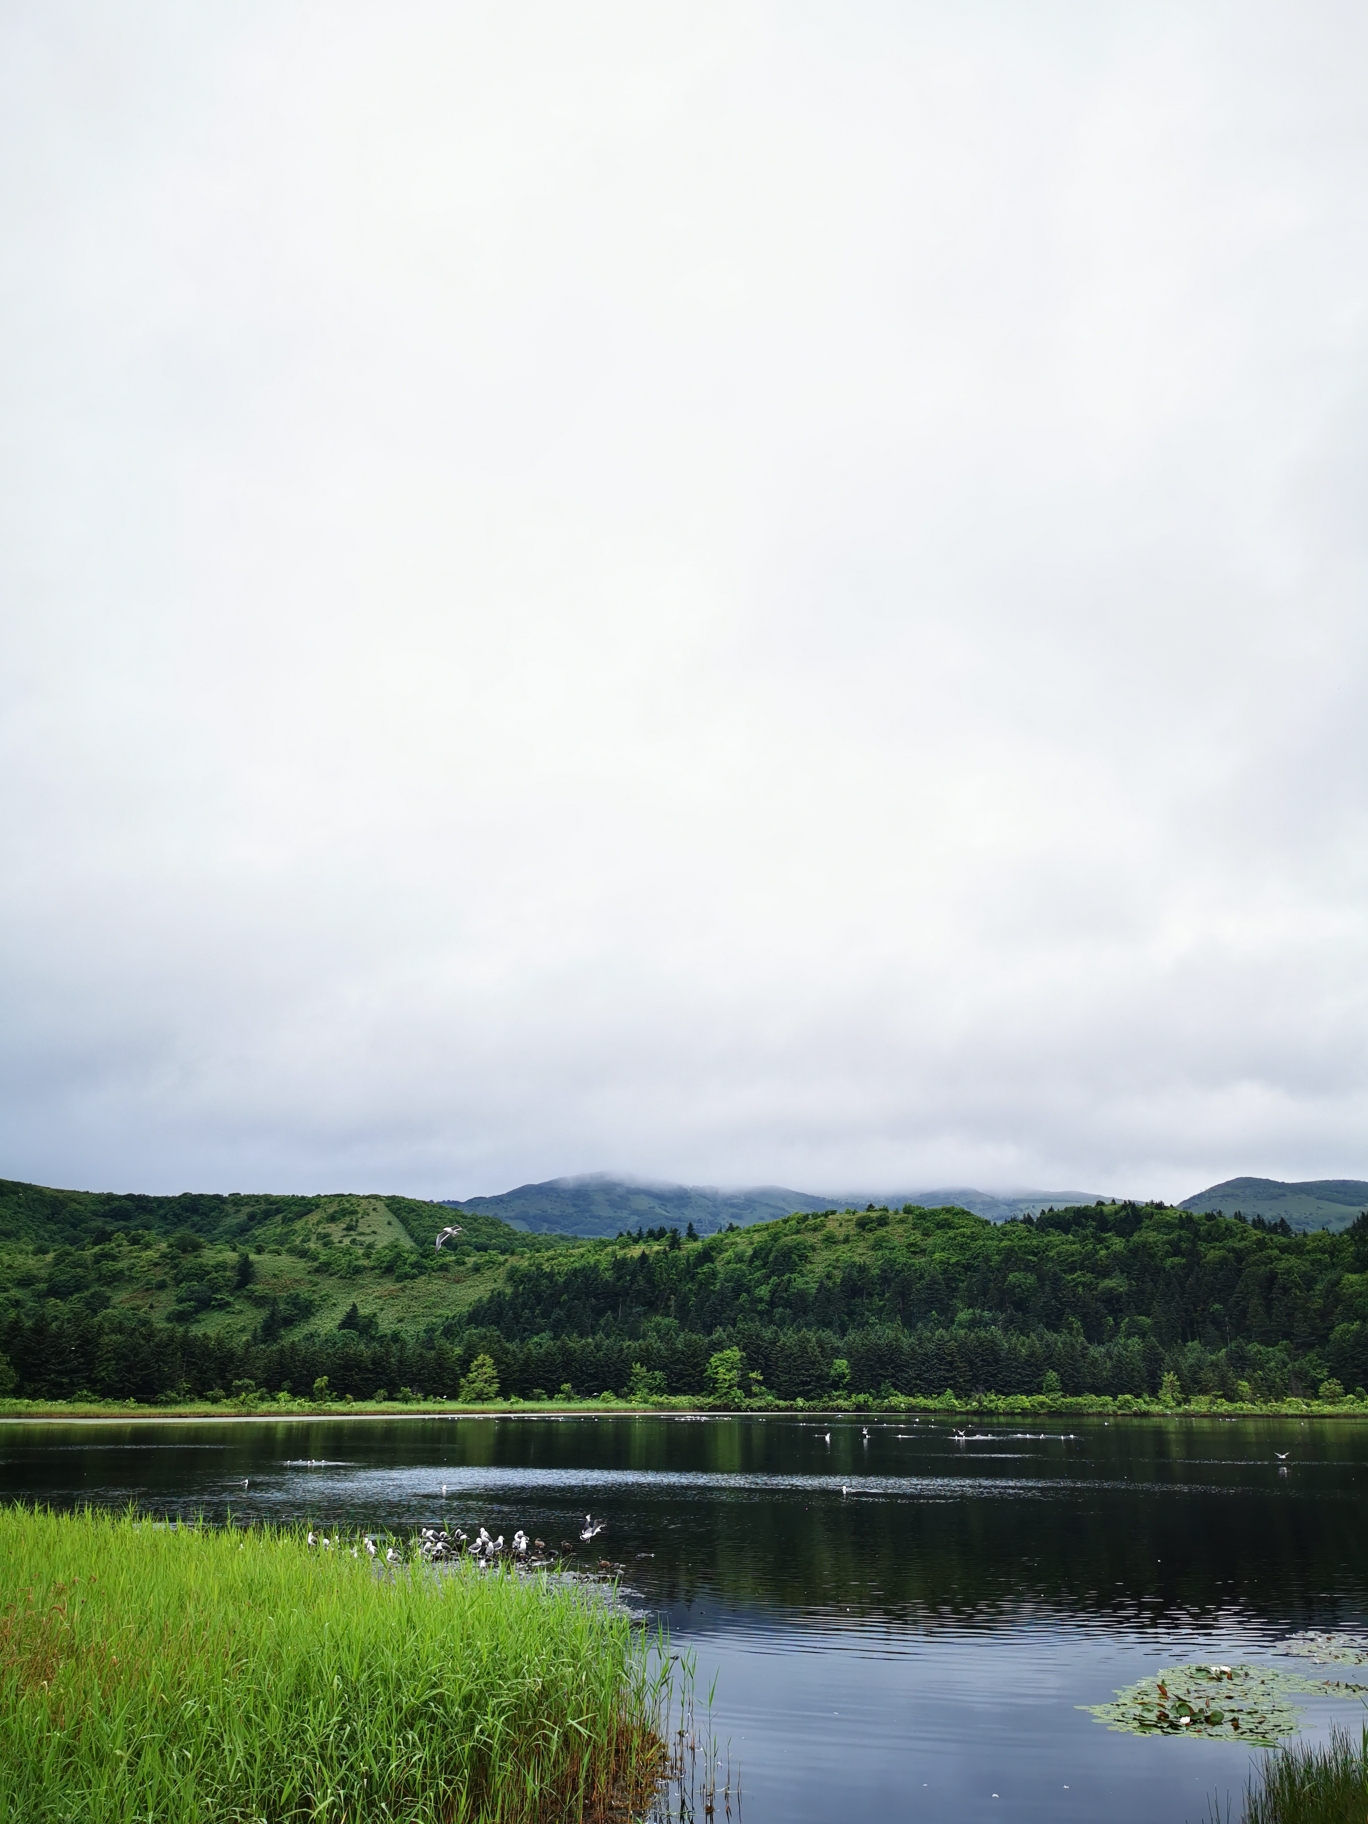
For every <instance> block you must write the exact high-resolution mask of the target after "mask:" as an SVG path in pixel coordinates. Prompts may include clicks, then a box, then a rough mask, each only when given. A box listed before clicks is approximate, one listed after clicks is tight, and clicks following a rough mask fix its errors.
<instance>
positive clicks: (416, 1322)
mask: <svg viewBox="0 0 1368 1824" xmlns="http://www.w3.org/2000/svg"><path fill="white" fill-rule="evenodd" d="M53 1199H55V1200H56V1201H55V1202H52V1201H50V1200H53ZM451 1214H453V1212H450V1211H448V1210H446V1209H445V1208H444V1207H443V1206H441V1205H436V1204H418V1203H412V1202H409V1201H407V1200H404V1199H399V1198H378V1197H372V1198H367V1197H321V1198H241V1199H238V1198H166V1199H131V1198H108V1199H99V1198H95V1197H93V1196H89V1195H87V1194H78V1193H61V1192H43V1191H38V1190H36V1189H35V1187H29V1186H12V1185H10V1186H0V1350H3V1352H4V1354H5V1356H6V1357H8V1359H9V1361H10V1363H11V1364H12V1365H13V1373H14V1374H15V1375H17V1377H18V1391H19V1392H20V1393H21V1394H24V1395H27V1396H30V1397H48V1398H64V1397H70V1396H72V1395H75V1394H79V1393H87V1392H88V1393H91V1394H96V1395H100V1396H103V1397H110V1398H128V1397H136V1398H139V1399H147V1398H157V1397H164V1398H170V1397H176V1396H183V1395H195V1396H199V1395H207V1394H213V1393H216V1392H217V1393H220V1394H228V1393H231V1392H232V1390H233V1389H234V1387H235V1386H236V1387H237V1388H239V1390H240V1389H241V1388H242V1387H243V1386H245V1385H246V1384H248V1383H250V1384H252V1385H254V1386H255V1387H256V1388H258V1389H265V1390H269V1391H271V1392H276V1391H279V1390H282V1389H284V1390H287V1391H292V1392H293V1393H295V1394H302V1393H307V1392H308V1391H309V1390H310V1389H311V1388H312V1387H313V1385H314V1383H315V1382H316V1381H317V1380H318V1379H319V1377H327V1380H328V1384H329V1387H330V1389H331V1390H332V1391H333V1392H335V1393H338V1394H352V1395H354V1396H356V1397H358V1398H362V1397H364V1398H370V1397H373V1396H374V1395H376V1393H377V1392H378V1391H379V1390H381V1389H384V1390H385V1391H387V1392H388V1393H390V1394H395V1393H399V1392H401V1391H403V1392H407V1391H408V1390H413V1391H418V1390H422V1391H426V1392H429V1393H434V1394H442V1395H454V1394H456V1393H457V1392H458V1390H459V1389H460V1387H461V1385H462V1382H463V1380H464V1378H465V1377H466V1375H467V1373H468V1371H469V1370H470V1365H471V1362H472V1360H474V1358H475V1357H476V1356H478V1355H482V1354H483V1355H488V1356H489V1357H490V1358H491V1360H492V1362H493V1364H494V1371H495V1373H496V1375H497V1381H498V1386H499V1388H500V1390H501V1391H502V1392H503V1393H504V1394H507V1395H517V1396H518V1397H521V1398H524V1399H532V1398H537V1397H548V1396H554V1395H556V1394H557V1393H560V1392H564V1391H566V1390H567V1389H569V1390H572V1391H573V1393H574V1394H576V1395H578V1396H594V1395H598V1394H600V1393H603V1392H618V1393H626V1392H629V1391H631V1392H634V1393H636V1394H638V1395H649V1394H652V1393H662V1394H663V1393H669V1394H687V1395H697V1396H701V1395H705V1394H712V1395H714V1396H717V1397H722V1398H728V1399H738V1398H750V1399H759V1400H764V1399H765V1398H768V1397H777V1398H781V1399H787V1400H792V1399H797V1398H801V1399H803V1400H821V1399H829V1398H833V1397H851V1398H854V1397H858V1398H863V1399H877V1398H879V1397H887V1396H889V1395H892V1394H911V1395H921V1396H927V1395H929V1396H935V1395H938V1394H940V1393H942V1392H943V1391H944V1390H946V1389H947V1388H948V1389H951V1390H952V1391H954V1392H955V1393H956V1394H960V1395H968V1394H975V1393H1001V1394H1017V1393H1037V1392H1040V1391H1042V1390H1047V1391H1048V1390H1051V1389H1054V1390H1057V1391H1060V1392H1063V1393H1066V1394H1074V1393H1076V1394H1099V1395H1100V1394H1107V1395H1112V1396H1122V1395H1130V1396H1143V1395H1146V1394H1153V1393H1156V1392H1157V1391H1158V1390H1159V1388H1160V1386H1161V1384H1162V1383H1164V1381H1165V1377H1166V1376H1172V1377H1174V1379H1173V1380H1172V1381H1170V1382H1169V1383H1168V1385H1169V1386H1170V1388H1171V1389H1172V1388H1181V1390H1182V1391H1183V1392H1185V1393H1187V1394H1221V1395H1224V1396H1225V1397H1227V1398H1231V1399H1237V1398H1248V1397H1266V1398H1280V1397H1284V1396H1286V1395H1287V1394H1289V1393H1292V1394H1314V1393H1315V1392H1316V1390H1317V1389H1318V1388H1319V1387H1320V1386H1321V1385H1322V1383H1324V1382H1326V1381H1327V1380H1332V1381H1333V1380H1338V1381H1339V1382H1341V1383H1343V1385H1344V1386H1345V1387H1346V1388H1347V1389H1348V1390H1349V1391H1350V1392H1353V1390H1354V1389H1355V1388H1357V1387H1359V1386H1362V1385H1364V1384H1365V1383H1368V1216H1361V1217H1360V1218H1359V1219H1358V1220H1357V1221H1356V1222H1355V1223H1354V1224H1353V1226H1352V1227H1351V1228H1350V1229H1349V1230H1348V1231H1346V1232H1344V1233H1342V1234H1329V1233H1325V1232H1318V1233H1313V1234H1304V1235H1298V1234H1294V1233H1292V1232H1291V1230H1290V1229H1289V1228H1288V1226H1287V1225H1286V1224H1280V1225H1277V1226H1273V1225H1269V1224H1268V1223H1266V1222H1264V1221H1262V1220H1261V1219H1255V1220H1254V1221H1252V1222H1251V1221H1245V1220H1239V1219H1236V1218H1234V1217H1228V1216H1216V1215H1208V1214H1200V1213H1193V1212H1190V1211H1186V1210H1182V1209H1171V1208H1167V1207H1165V1206H1163V1205H1138V1204H1095V1205H1088V1206H1083V1207H1076V1208H1071V1209H1065V1210H1049V1211H1046V1212H1043V1213H1042V1214H1040V1215H1039V1216H1038V1217H1034V1218H1032V1217H1029V1216H1028V1217H1025V1218H1020V1219H1016V1220H1013V1221H1009V1222H1003V1223H993V1222H989V1221H986V1220H984V1219H983V1218H981V1217H978V1216H974V1215H971V1214H970V1213H969V1212H968V1211H965V1210H959V1209H936V1210H926V1209H921V1208H916V1207H913V1206H906V1207H904V1208H903V1209H902V1210H898V1211H893V1210H887V1209H873V1208H870V1209H866V1210H863V1211H854V1210H844V1211H825V1212H816V1213H800V1214H797V1215H793V1216H789V1217H785V1218H783V1219H781V1220H779V1221H775V1222H770V1223H765V1224H761V1225H758V1226H755V1227H751V1228H747V1229H734V1230H731V1231H728V1232H724V1233H722V1234H717V1235H712V1236H708V1237H704V1238H697V1237H694V1236H690V1235H689V1234H688V1232H687V1230H686V1231H685V1233H684V1234H683V1235H681V1233H680V1231H679V1230H678V1229H677V1228H668V1227H666V1226H665V1225H657V1226H656V1227H654V1228H652V1229H646V1228H644V1227H642V1228H638V1229H636V1230H634V1231H631V1232H624V1233H621V1234H619V1235H618V1236H616V1237H615V1238H613V1239H611V1240H603V1241H587V1242H567V1241H564V1240H558V1239H555V1238H552V1237H548V1236H532V1235H527V1234H521V1233H518V1232H516V1231H514V1230H512V1229H510V1228H508V1227H507V1225H505V1224H503V1223H500V1222H498V1221H497V1220H496V1219H494V1218H492V1217H488V1216H480V1215H478V1214H477V1213H474V1212H468V1213H463V1214H462V1215H461V1218H460V1220H461V1222H462V1224H463V1226H464V1228H465V1229H466V1233H465V1234H463V1235H462V1236H461V1237H459V1238H458V1239H457V1240H456V1241H455V1242H453V1243H452V1244H451V1245H450V1246H449V1247H444V1248H443V1250H442V1251H441V1253H440V1254H439V1253H437V1252H435V1250H434V1249H433V1247H432V1238H433V1236H434V1235H435V1233H436V1231H437V1228H438V1226H439V1224H441V1223H443V1221H444V1220H445V1219H446V1218H447V1217H448V1216H450V1215H451ZM58 1237H62V1238H63V1239H60V1240H59V1239H58ZM719 1359H723V1360H725V1362H726V1367H725V1370H722V1369H719V1368H718V1367H717V1361H718V1360H719ZM710 1363H711V1364H712V1367H711V1368H710V1366H709V1364H710ZM719 1377H720V1378H719ZM485 1390H486V1391H487V1388H486V1389H485Z"/></svg>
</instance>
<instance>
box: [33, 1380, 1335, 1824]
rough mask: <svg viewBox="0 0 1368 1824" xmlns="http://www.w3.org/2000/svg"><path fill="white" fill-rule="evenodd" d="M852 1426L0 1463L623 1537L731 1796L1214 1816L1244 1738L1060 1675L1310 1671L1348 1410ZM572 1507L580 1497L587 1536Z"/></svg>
mask: <svg viewBox="0 0 1368 1824" xmlns="http://www.w3.org/2000/svg"><path fill="white" fill-rule="evenodd" d="M962 1423H963V1421H960V1420H956V1421H955V1422H954V1424H955V1425H960V1424H962ZM862 1430H863V1427H862V1424H861V1423H860V1422H858V1421H856V1422H851V1421H850V1420H848V1419H832V1420H829V1421H828V1420H826V1419H816V1420H815V1419H813V1418H812V1417H807V1418H806V1419H804V1418H802V1417H794V1416H786V1417H782V1418H765V1419H745V1418H740V1419H710V1418H692V1417H690V1418H674V1417H669V1418H664V1417H662V1418H625V1417H614V1416H611V1415H605V1416H603V1417H593V1416H588V1417H579V1416H568V1415H567V1416H564V1417H559V1418H556V1417H546V1418H523V1417H517V1418H502V1417H500V1418H492V1417H491V1418H474V1417H463V1418H460V1419H446V1418H422V1419H405V1420H399V1419H394V1420H386V1421H380V1422H370V1421H365V1420H352V1421H346V1420H323V1419H318V1420H313V1419H289V1420H280V1421H274V1420H265V1421H262V1420H240V1421H237V1420H227V1421H219V1422H214V1423H204V1424H179V1423H147V1422H143V1423H129V1424H123V1423H106V1424H98V1425H74V1424H68V1425H17V1424H9V1425H0V1494H2V1495H3V1498H5V1499H8V1500H28V1501H33V1500H37V1501H43V1502H49V1503H51V1504H53V1505H56V1506H70V1505H73V1504H77V1503H81V1502H86V1501H89V1502H94V1503H100V1504H106V1505H110V1506H116V1507H117V1506H123V1505H125V1504H127V1503H129V1502H136V1503H137V1504H138V1505H139V1506H140V1507H142V1508H144V1509H146V1510H148V1511H151V1512H153V1513H156V1514H164V1515H178V1516H183V1517H191V1516H194V1515H196V1514H203V1515H204V1516H205V1517H206V1518H210V1519H214V1520H222V1519H225V1518H226V1517H227V1516H228V1515H229V1514H230V1513H231V1515H232V1516H233V1518H234V1519H238V1520H257V1519H268V1520H286V1519H291V1520H292V1519H300V1518H307V1519H311V1520H316V1521H318V1522H321V1523H322V1524H323V1525H324V1526H325V1527H330V1526H334V1525H337V1526H344V1527H363V1526H364V1527H366V1528H368V1529H374V1528H382V1527H388V1528H392V1529H393V1530H394V1531H395V1532H397V1533H401V1534H407V1533H408V1532H409V1531H410V1530H411V1529H413V1528H416V1527H418V1526H420V1525H428V1524H432V1523H438V1522H440V1523H445V1524H446V1525H448V1526H455V1525H460V1526H463V1527H465V1528H466V1529H467V1530H472V1529H473V1528H476V1527H479V1526H480V1525H485V1526H487V1527H488V1528H489V1530H490V1531H491V1532H492V1533H496V1534H497V1533H503V1534H505V1536H507V1537H511V1536H512V1533H513V1531H514V1529H515V1528H517V1527H518V1526H523V1527H525V1528H526V1529H527V1531H528V1532H529V1533H531V1534H533V1535H540V1536H541V1537H542V1538H543V1539H545V1540H546V1541H547V1542H548V1543H549V1544H554V1545H559V1543H560V1542H561V1541H562V1540H572V1541H574V1542H575V1554H576V1556H577V1557H578V1558H579V1560H580V1561H581V1562H582V1563H586V1564H592V1565H597V1563H598V1560H599V1559H600V1558H607V1559H610V1560H612V1561H613V1562H615V1563H621V1564H623V1565H624V1566H625V1570H624V1573H623V1581H624V1584H625V1587H626V1593H627V1596H628V1600H629V1601H630V1603H631V1604H632V1606H633V1607H634V1608H636V1609H638V1610H640V1611H642V1612H644V1613H647V1614H649V1615H651V1616H652V1617H658V1618H659V1619H660V1620H661V1621H663V1622H664V1623H665V1624H666V1625H667V1626H668V1628H669V1630H670V1632H671V1634H672V1636H673V1638H674V1641H675V1644H676V1645H677V1646H680V1645H683V1646H687V1647H688V1648H690V1649H691V1650H692V1651H693V1652H694V1654H695V1656H696V1659H697V1665H698V1686H699V1689H700V1691H701V1692H702V1693H704V1694H706V1691H707V1688H708V1686H709V1684H710V1683H711V1682H712V1680H713V1678H714V1675H716V1694H715V1698H714V1703H713V1724H714V1728H715V1730H716V1732H717V1735H718V1736H719V1738H721V1740H722V1741H723V1743H726V1742H728V1741H729V1742H730V1748H731V1758H732V1763H733V1765H734V1766H736V1765H739V1767H740V1770H741V1778H742V1804H741V1816H742V1818H743V1819H745V1820H746V1821H747V1824H771V1821H772V1820H779V1819H783V1820H785V1824H795V1821H800V1820H813V1821H814V1824H815V1821H817V1820H821V1824H829V1821H831V1820H845V1819H859V1820H863V1819H869V1820H876V1819H877V1820H884V1819H897V1818H904V1817H907V1818H922V1819H955V1820H969V1819H979V1818H982V1819H985V1820H988V1819H993V1820H1005V1819H1006V1818H1009V1817H1010V1818H1013V1819H1031V1820H1041V1821H1042V1824H1043V1821H1044V1820H1055V1819H1069V1818H1077V1819H1079V1820H1080V1821H1081V1820H1085V1819H1086V1820H1088V1821H1089V1824H1092V1821H1094V1820H1096V1819H1098V1818H1102V1817H1105V1818H1107V1819H1108V1820H1109V1824H1166V1821H1168V1820H1172V1821H1173V1824H1183V1821H1184V1820H1188V1821H1190V1824H1198V1820H1202V1819H1206V1818H1207V1817H1208V1816H1209V1815H1210V1813H1211V1810H1212V1796H1213V1795H1216V1794H1219V1795H1221V1798H1222V1809H1223V1811H1224V1798H1225V1795H1227V1794H1229V1795H1230V1797H1231V1799H1232V1800H1233V1803H1234V1813H1235V1816H1236V1817H1237V1818H1238V1816H1239V1810H1240V1795H1241V1794H1242V1792H1243V1789H1244V1786H1245V1784H1246V1781H1247V1779H1248V1776H1249V1773H1250V1770H1251V1768H1252V1766H1253V1765H1254V1764H1255V1762H1256V1761H1257V1759H1258V1758H1259V1755H1258V1751H1251V1750H1250V1749H1249V1748H1248V1747H1246V1746H1245V1745H1243V1744H1241V1743H1234V1742H1215V1741H1198V1740H1185V1739H1172V1738H1160V1737H1135V1736H1129V1735H1125V1734H1120V1733H1117V1732H1115V1731H1110V1730H1107V1729H1105V1728H1103V1727H1102V1726H1101V1725H1100V1724H1099V1723H1097V1722H1096V1721H1094V1719H1093V1718H1092V1717H1090V1716H1088V1715H1087V1714H1086V1713H1085V1712H1084V1711H1083V1710H1081V1709H1080V1708H1078V1706H1080V1705H1084V1704H1096V1703H1102V1702H1106V1701H1107V1700H1108V1699H1109V1698H1110V1697H1111V1695H1112V1693H1113V1691H1114V1690H1115V1689H1116V1688H1117V1687H1120V1686H1124V1685H1128V1684H1131V1683H1133V1682H1134V1681H1135V1680H1137V1679H1139V1678H1142V1677H1145V1676H1147V1675H1150V1674H1153V1673H1154V1672H1155V1671H1157V1670H1158V1669H1159V1668H1161V1667H1164V1666H1170V1665H1175V1664H1179V1663H1182V1662H1185V1661H1192V1660H1219V1661H1229V1662H1234V1661H1255V1662H1258V1663H1260V1664H1267V1665H1268V1666H1270V1667H1281V1668H1284V1669H1288V1670H1295V1671H1299V1672H1302V1673H1311V1672H1313V1671H1316V1670H1317V1669H1316V1668H1313V1667H1311V1666H1310V1665H1308V1664H1307V1662H1306V1661H1305V1660H1292V1659H1289V1658H1286V1657H1284V1656H1280V1654H1279V1644H1280V1642H1282V1641H1285V1640H1286V1638H1287V1637H1288V1635H1289V1634H1291V1633H1293V1632H1294V1631H1296V1630H1298V1629H1302V1628H1327V1629H1329V1628H1354V1629H1361V1628H1363V1627H1364V1626H1365V1623H1368V1549H1366V1548H1368V1537H1366V1536H1365V1528H1364V1518H1365V1516H1364V1508H1363V1492H1364V1487H1365V1483H1364V1471H1365V1466H1368V1424H1364V1425H1358V1424H1355V1423H1344V1422H1340V1423H1333V1422H1329V1421H1315V1420H1308V1421H1304V1422H1303V1421H1297V1420H1289V1419H1282V1420H1254V1421H1251V1420H1236V1421H1222V1420H1204V1419H1201V1420H1199V1419H1193V1420H1190V1421H1187V1420H1177V1421H1173V1422H1171V1423H1167V1424H1159V1423H1154V1422H1140V1421H1132V1422H1126V1421H1112V1422H1111V1423H1110V1424H1104V1423H1103V1422H1102V1421H1101V1420H1071V1421H1068V1422H1065V1423H1059V1422H1050V1423H1048V1424H1046V1425H1045V1426H1044V1427H1043V1428H1041V1427H1039V1426H1033V1427H1029V1428H1028V1427H1026V1426H1017V1425H1011V1424H1000V1425H978V1424H973V1423H971V1424H969V1425H968V1426H967V1430H968V1432H969V1433H970V1435H969V1436H968V1437H967V1438H965V1439H959V1438H957V1437H956V1436H955V1435H954V1426H953V1425H952V1424H951V1423H950V1422H949V1421H948V1420H939V1419H927V1418H923V1419H922V1420H920V1422H918V1421H916V1420H912V1419H901V1420H896V1421H891V1420H887V1419H882V1418H881V1419H879V1420H877V1421H872V1422H871V1423H870V1424H869V1435H868V1438H865V1437H864V1436H863V1435H862ZM828 1433H829V1434H830V1436H829V1439H828V1436H827V1434H828ZM1277 1452H1285V1453H1287V1456H1286V1464H1285V1466H1284V1465H1281V1464H1280V1463H1279V1461H1278V1459H1277V1456H1276V1454H1275V1453H1277ZM244 1483H245V1486H244ZM444 1484H445V1487H446V1494H445V1496H443V1494H442V1488H443V1485H444ZM586 1511H592V1512H593V1514H594V1515H595V1516H596V1517H597V1516H599V1515H602V1516H603V1517H604V1518H605V1520H606V1522H607V1525H606V1529H605V1531H604V1533H603V1534H602V1535H601V1536H600V1537H599V1538H598V1539H596V1540H595V1541H594V1542H593V1545H592V1547H589V1546H581V1545H580V1544H579V1542H578V1534H579V1529H580V1526H581V1525H582V1524H583V1516H584V1514H585V1513H586ZM1350 1676H1353V1675H1352V1674H1351V1675H1350ZM1360 1676H1362V1677H1368V1675H1360ZM1301 1701H1304V1702H1305V1710H1304V1713H1303V1733H1304V1734H1306V1735H1309V1736H1320V1735H1323V1734H1325V1733H1326V1732H1327V1731H1328V1728H1329V1726H1330V1723H1331V1722H1332V1721H1338V1722H1341V1723H1344V1724H1347V1725H1348V1726H1349V1727H1350V1728H1351V1729H1352V1730H1353V1731H1354V1732H1355V1734H1357V1731H1358V1728H1359V1724H1360V1721H1361V1720H1362V1719H1363V1717H1364V1712H1363V1710H1362V1708H1361V1707H1360V1706H1358V1705H1356V1704H1355V1703H1353V1702H1345V1701H1334V1700H1330V1699H1326V1698H1322V1697H1319V1696H1317V1697H1312V1698H1310V1699H1306V1700H1301ZM720 1815H721V1808H720V1806H719V1816H720Z"/></svg>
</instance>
